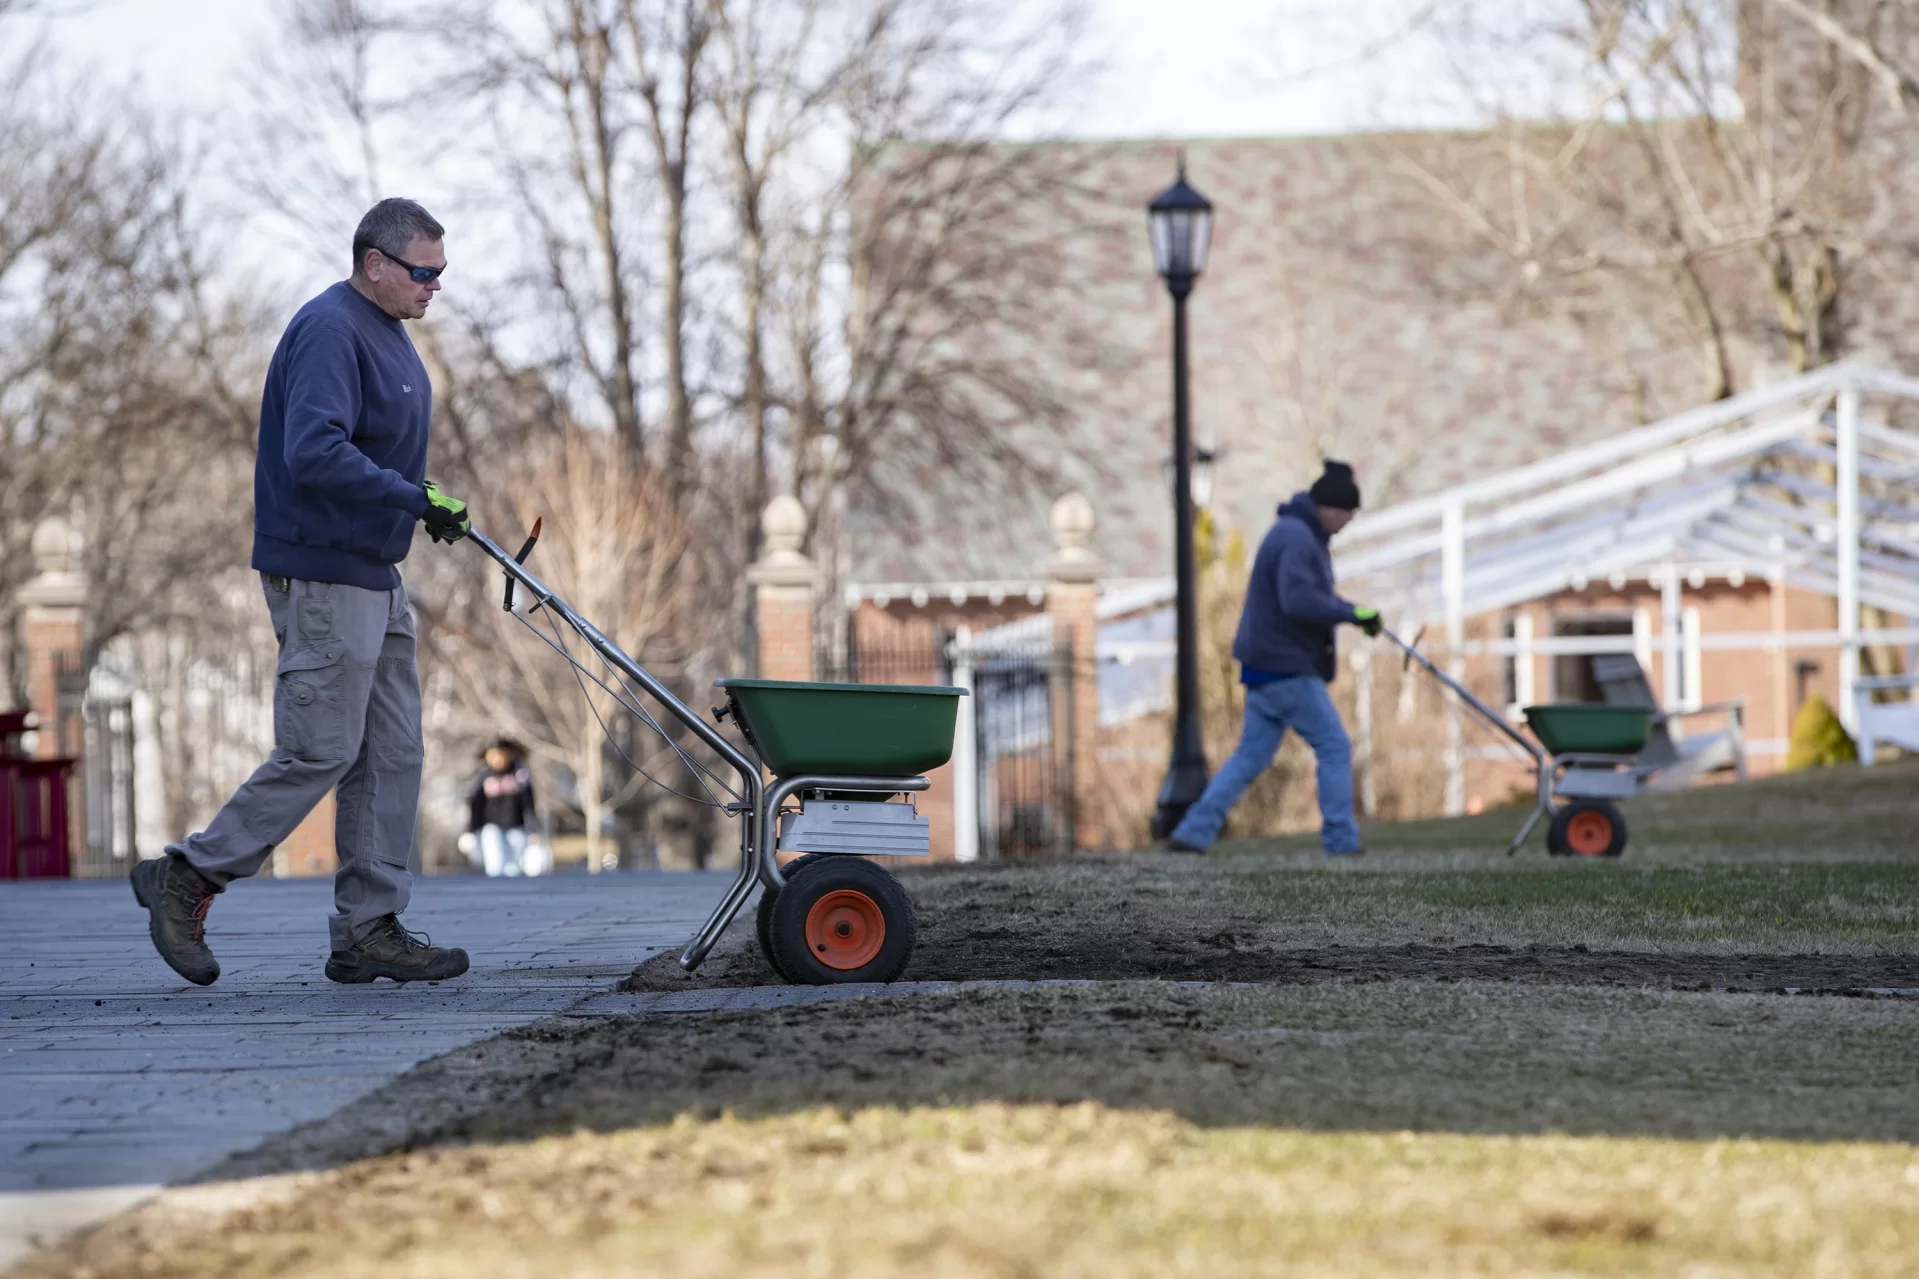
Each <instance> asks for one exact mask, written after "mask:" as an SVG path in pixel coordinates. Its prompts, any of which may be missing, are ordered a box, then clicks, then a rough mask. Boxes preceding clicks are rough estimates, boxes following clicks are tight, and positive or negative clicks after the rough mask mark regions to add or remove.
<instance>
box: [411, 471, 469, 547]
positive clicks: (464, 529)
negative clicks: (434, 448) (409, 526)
mask: <svg viewBox="0 0 1919 1279" xmlns="http://www.w3.org/2000/svg"><path fill="white" fill-rule="evenodd" d="M420 487H422V488H424V489H425V490H426V514H425V515H422V516H421V517H420V519H421V521H422V522H423V523H425V525H426V531H427V532H428V533H430V534H432V536H433V540H434V541H436V542H457V541H459V540H460V539H461V538H463V537H465V536H466V535H467V533H468V531H469V530H471V529H472V527H473V521H472V520H470V519H468V518H467V514H466V503H465V502H462V501H461V500H460V499H459V498H457V497H448V496H447V495H446V494H445V493H442V492H440V486H439V485H437V484H435V483H434V482H433V481H432V480H428V481H427V482H426V483H425V484H423V485H421V486H420Z"/></svg>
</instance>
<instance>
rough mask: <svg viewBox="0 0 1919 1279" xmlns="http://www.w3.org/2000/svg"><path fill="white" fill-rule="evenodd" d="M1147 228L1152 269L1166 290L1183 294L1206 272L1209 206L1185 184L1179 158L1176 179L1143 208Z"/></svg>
mask: <svg viewBox="0 0 1919 1279" xmlns="http://www.w3.org/2000/svg"><path fill="white" fill-rule="evenodd" d="M1146 221H1147V227H1148V229H1149V230H1150V231H1151V232H1152V237H1153V265H1154V266H1156V267H1158V268H1159V273H1160V275H1162V276H1164V277H1165V279H1166V287H1167V288H1169V289H1171V290H1172V291H1173V292H1175V293H1185V292H1186V291H1187V290H1189V289H1191V288H1192V287H1193V281H1194V280H1196V279H1198V278H1199V273H1200V272H1202V271H1204V270H1205V269H1206V250H1207V248H1208V246H1209V245H1210V244H1211V242H1212V238H1213V203H1212V201H1210V200H1208V199H1207V198H1206V197H1205V196H1203V195H1201V194H1200V193H1199V192H1197V191H1195V190H1194V189H1193V188H1192V187H1191V186H1190V185H1188V184H1187V181H1186V157H1185V156H1184V155H1181V156H1180V161H1179V177H1178V178H1176V179H1174V181H1173V185H1171V186H1169V187H1167V188H1166V189H1165V190H1164V191H1161V192H1160V193H1159V194H1158V195H1156V196H1154V197H1153V201H1152V203H1151V204H1148V205H1147V206H1146Z"/></svg>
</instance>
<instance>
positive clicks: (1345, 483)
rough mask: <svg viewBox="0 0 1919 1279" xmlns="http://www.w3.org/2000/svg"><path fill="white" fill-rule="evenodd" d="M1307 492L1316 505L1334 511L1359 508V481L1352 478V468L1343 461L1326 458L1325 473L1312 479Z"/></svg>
mask: <svg viewBox="0 0 1919 1279" xmlns="http://www.w3.org/2000/svg"><path fill="white" fill-rule="evenodd" d="M1307 493H1308V495H1309V496H1311V498H1312V499H1313V501H1314V502H1315V503H1317V504H1318V505H1320V506H1330V507H1332V508H1333V509H1334V510H1336V511H1357V510H1358V509H1359V483H1358V482H1357V481H1356V480H1354V479H1353V468H1352V467H1350V466H1348V465H1347V464H1346V463H1344V462H1335V461H1333V460H1332V459H1331V458H1327V459H1326V473H1325V474H1324V475H1322V476H1320V477H1319V478H1318V479H1316V480H1314V481H1313V487H1312V488H1310V489H1308V490H1307Z"/></svg>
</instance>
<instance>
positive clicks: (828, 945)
mask: <svg viewBox="0 0 1919 1279" xmlns="http://www.w3.org/2000/svg"><path fill="white" fill-rule="evenodd" d="M784 873H785V875H786V887H785V888H782V889H781V890H780V892H779V895H778V896H777V897H775V898H774V899H773V907H772V910H771V912H770V913H769V915H768V918H767V930H766V931H767V943H768V952H767V953H768V955H769V956H770V957H771V959H772V962H773V967H774V968H776V969H777V970H778V971H779V973H780V975H781V976H783V977H785V978H786V979H787V980H788V981H790V982H793V983H794V984H796V985H805V986H830V985H835V984H838V983H841V982H856V981H892V980H893V979H894V978H896V977H898V976H899V975H900V973H901V972H902V971H903V970H904V969H905V967H906V961H907V959H909V958H910V957H911V956H912V954H913V931H914V930H913V903H912V902H911V901H910V900H909V899H908V898H907V896H906V890H905V889H904V888H902V887H900V882H899V880H897V879H894V878H893V876H891V875H890V874H888V873H887V872H886V871H884V870H882V869H881V868H880V867H878V866H876V865H874V864H873V863H872V862H869V861H866V860H865V859H864V858H860V857H845V856H827V857H822V858H820V859H819V860H817V861H809V862H806V863H804V864H802V863H800V862H795V863H794V864H793V865H791V866H789V867H787V868H786V870H785V872H784Z"/></svg>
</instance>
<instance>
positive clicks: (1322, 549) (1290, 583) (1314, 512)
mask: <svg viewBox="0 0 1919 1279" xmlns="http://www.w3.org/2000/svg"><path fill="white" fill-rule="evenodd" d="M1329 540H1330V539H1329V538H1328V537H1327V536H1326V530H1325V529H1324V528H1322V527H1321V526H1320V523H1319V508H1318V506H1317V505H1316V504H1315V503H1314V501H1313V499H1312V497H1311V496H1310V495H1309V494H1306V493H1295V494H1293V496H1292V497H1291V498H1290V499H1289V500H1288V501H1287V502H1286V503H1285V504H1284V505H1282V506H1281V507H1280V508H1279V519H1278V520H1277V521H1276V522H1275V523H1274V524H1273V526H1272V528H1270V529H1268V530H1267V531H1266V536H1265V538H1264V539H1263V540H1262V541H1261V542H1260V544H1259V554H1257V555H1255V556H1254V557H1253V576H1252V580H1251V581H1250V582H1248V583H1247V585H1246V607H1245V609H1244V610H1243V611H1242V612H1241V613H1240V615H1239V633H1238V634H1237V635H1236V636H1235V637H1234V639H1233V656H1234V658H1236V659H1237V660H1238V661H1239V663H1240V665H1241V666H1243V667H1245V668H1246V675H1249V676H1251V675H1258V674H1264V675H1280V676H1287V675H1316V676H1318V677H1319V678H1320V679H1323V680H1325V681H1326V682H1327V683H1329V684H1330V683H1331V682H1332V679H1333V674H1334V672H1335V671H1336V670H1337V669H1338V667H1337V665H1336V663H1335V661H1334V651H1333V628H1334V627H1335V626H1337V625H1339V623H1341V622H1350V621H1353V620H1354V619H1353V606H1352V605H1351V604H1348V603H1347V602H1346V601H1345V600H1343V599H1341V598H1339V596H1337V595H1335V594H1334V593H1333V558H1332V555H1331V553H1330V552H1329V551H1328V550H1327V543H1328V542H1329ZM1246 682H1248V683H1261V682H1264V681H1261V680H1258V679H1248V680H1247V681H1246Z"/></svg>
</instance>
